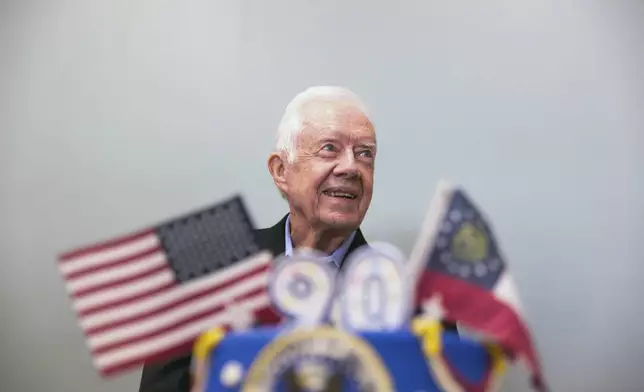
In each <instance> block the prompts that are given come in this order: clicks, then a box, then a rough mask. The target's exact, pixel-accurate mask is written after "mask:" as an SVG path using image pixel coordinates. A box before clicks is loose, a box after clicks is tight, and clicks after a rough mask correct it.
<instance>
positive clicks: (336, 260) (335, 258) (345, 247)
mask: <svg viewBox="0 0 644 392" xmlns="http://www.w3.org/2000/svg"><path fill="white" fill-rule="evenodd" d="M285 230H286V232H285V233H284V239H285V241H286V246H285V248H284V249H285V251H284V254H285V255H286V256H292V255H293V240H292V239H291V216H290V215H289V216H288V217H287V218H286V229H285ZM355 236H356V232H355V230H354V231H353V232H352V233H351V235H350V236H349V237H347V239H345V240H344V241H343V242H342V244H341V245H340V246H339V247H338V248H337V249H336V250H335V251H333V253H331V254H330V255H329V256H326V257H324V260H326V261H328V262H330V263H333V265H334V266H335V267H336V268H339V267H340V265H341V264H342V260H343V259H344V257H345V256H346V254H347V252H348V251H349V247H350V246H351V243H352V242H353V238H354V237H355Z"/></svg>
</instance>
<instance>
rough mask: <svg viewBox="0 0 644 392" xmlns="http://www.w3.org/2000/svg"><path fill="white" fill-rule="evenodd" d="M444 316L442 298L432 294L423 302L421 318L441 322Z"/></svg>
mask: <svg viewBox="0 0 644 392" xmlns="http://www.w3.org/2000/svg"><path fill="white" fill-rule="evenodd" d="M444 315H445V308H443V298H442V297H441V296H440V294H434V295H432V296H431V297H430V298H428V299H427V300H425V301H424V302H423V317H424V318H426V319H429V320H442V319H443V316H444Z"/></svg>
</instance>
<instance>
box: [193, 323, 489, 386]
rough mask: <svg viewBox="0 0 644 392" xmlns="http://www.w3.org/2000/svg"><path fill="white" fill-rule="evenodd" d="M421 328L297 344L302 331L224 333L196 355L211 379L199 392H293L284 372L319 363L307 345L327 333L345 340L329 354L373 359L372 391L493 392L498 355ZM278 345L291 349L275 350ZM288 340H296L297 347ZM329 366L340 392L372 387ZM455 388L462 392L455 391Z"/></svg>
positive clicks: (369, 366)
mask: <svg viewBox="0 0 644 392" xmlns="http://www.w3.org/2000/svg"><path fill="white" fill-rule="evenodd" d="M423 325H424V329H423V328H418V327H415V328H411V329H403V330H398V331H391V332H385V331H382V332H380V331H379V332H375V331H374V332H372V331H365V332H361V333H356V334H355V335H353V334H351V333H348V332H344V331H340V330H336V329H335V328H333V327H322V328H323V330H324V331H326V332H324V333H322V332H317V331H316V330H313V331H311V332H310V333H309V335H307V336H308V337H305V336H304V335H302V336H303V338H302V339H299V340H298V339H291V337H290V336H289V335H291V334H295V333H297V332H296V331H285V330H283V329H282V328H280V327H262V328H257V329H252V330H248V331H243V332H231V333H228V334H223V332H220V335H219V336H221V338H217V339H215V340H213V339H210V344H209V345H208V347H207V348H205V349H204V347H203V344H202V345H201V347H200V349H199V350H201V351H202V352H203V353H202V354H196V356H197V358H199V357H202V359H203V360H204V369H205V372H206V376H205V378H204V379H203V383H202V385H201V388H200V389H201V390H202V391H203V392H221V391H224V392H236V391H244V392H250V391H259V390H264V391H280V392H281V391H284V392H287V391H291V390H293V388H290V389H289V388H288V387H287V382H286V381H285V377H286V376H285V372H287V371H288V370H289V366H290V367H293V366H295V367H297V365H298V363H300V362H304V361H310V360H312V359H315V358H314V357H316V354H315V353H313V351H315V347H314V346H313V345H308V346H305V345H303V344H305V342H306V341H307V340H308V341H309V342H310V341H313V340H317V339H318V337H323V336H322V335H324V334H326V333H327V332H328V333H329V336H334V338H335V337H338V338H339V339H340V340H338V343H337V344H338V345H337V346H336V347H335V348H334V347H331V346H328V347H327V348H328V349H329V350H330V351H329V352H330V354H329V355H331V356H333V355H335V354H334V352H335V353H337V352H338V351H343V350H345V349H346V350H349V346H352V345H355V346H356V347H358V346H359V347H362V348H361V349H360V350H362V351H361V352H362V354H364V355H362V357H361V358H371V359H365V362H364V363H363V364H362V365H361V366H364V368H365V369H366V370H368V372H366V373H365V374H364V376H365V377H366V378H367V379H368V378H371V381H372V383H373V384H374V385H376V388H375V389H373V390H374V391H385V390H392V391H398V392H405V391H409V392H417V391H425V392H433V391H452V390H462V391H491V390H495V387H497V386H498V385H497V384H498V382H497V380H496V376H497V375H498V374H500V370H501V368H500V366H499V363H500V362H499V357H498V356H497V355H495V354H494V351H493V350H491V349H490V348H489V347H486V346H484V345H482V344H481V343H479V342H477V341H474V340H471V339H469V338H464V337H460V336H459V335H458V334H456V333H455V332H451V331H444V330H442V329H440V324H438V323H435V324H427V323H423ZM280 339H281V340H283V341H284V342H285V343H284V344H281V343H276V342H278V341H280ZM206 340H207V339H206ZM287 340H291V343H288V342H286V341H287ZM295 341H297V342H299V343H298V344H300V348H298V349H294V347H295V345H294V343H293V342H295ZM289 344H290V346H289ZM197 345H199V343H198V344H197ZM278 346H279V347H278ZM288 347H291V348H290V349H289V348H288ZM289 350H290V351H289ZM358 351H359V350H358ZM347 352H348V351H347ZM195 353H197V351H195ZM318 354H319V352H318ZM317 356H318V357H319V355H317ZM357 357H360V355H358V356H357ZM331 362H334V361H330V362H328V363H321V362H320V363H321V366H323V367H324V368H327V369H328V370H329V373H332V374H337V375H339V378H338V380H340V381H338V383H339V384H337V385H341V387H340V388H339V389H337V390H339V391H356V392H357V391H360V390H364V389H365V388H361V386H364V385H366V384H364V383H363V384H361V382H363V381H364V380H362V379H361V378H360V376H359V375H358V374H357V369H358V368H357V367H356V364H351V365H343V363H344V362H342V361H339V362H338V361H335V363H339V366H335V367H333V366H332V364H331ZM354 362H355V360H354ZM283 364H286V365H283ZM363 378H364V377H363ZM251 379H252V380H255V381H257V380H260V379H261V381H262V384H261V387H258V386H257V383H255V384H252V382H253V381H251ZM361 380H362V381H361ZM367 381H368V380H367ZM454 383H456V384H457V385H459V386H460V389H455V388H454V387H450V385H453V384H454ZM366 389H369V388H366ZM295 390H302V391H304V390H307V389H306V388H300V389H295ZM323 390H325V391H330V390H333V389H332V388H331V389H329V388H327V389H323Z"/></svg>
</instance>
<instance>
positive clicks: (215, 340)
mask: <svg viewBox="0 0 644 392" xmlns="http://www.w3.org/2000/svg"><path fill="white" fill-rule="evenodd" d="M399 258H400V257H399V255H397V254H395V252H392V249H385V248H382V247H379V248H378V249H377V250H374V249H373V248H369V249H365V250H364V251H362V252H356V256H354V257H353V258H352V260H350V264H349V268H347V270H346V271H344V272H343V274H342V275H341V276H336V275H334V272H333V271H332V270H330V269H328V268H327V267H326V265H325V264H322V263H320V262H318V261H316V259H315V258H313V257H307V256H302V255H299V256H298V257H295V258H290V259H289V260H288V261H286V260H282V261H281V262H280V261H279V260H278V263H277V267H276V268H275V270H274V271H273V272H272V276H271V278H270V283H269V293H270V296H271V300H272V303H273V305H274V307H275V308H276V309H277V310H279V311H280V312H281V313H282V314H283V315H284V317H285V320H286V321H285V323H284V324H282V325H278V326H265V327H257V328H253V329H247V330H239V331H231V332H228V333H227V332H226V331H225V330H224V329H221V328H214V329H212V330H210V331H207V332H206V333H204V334H202V335H201V336H200V338H199V339H198V340H197V341H196V343H195V346H194V352H193V361H194V362H193V390H192V391H193V392H219V391H230V392H236V391H241V392H259V391H266V392H269V391H270V392H272V391H285V392H286V391H311V392H322V391H327V392H330V391H337V392H340V391H373V392H380V391H382V392H385V391H399V392H404V391H410V392H416V391H425V392H433V391H447V392H452V391H454V392H457V391H478V392H484V391H496V390H497V388H498V387H499V385H500V382H499V380H500V377H499V376H500V375H501V374H502V373H503V356H502V355H501V353H500V352H499V351H497V350H496V349H495V348H494V347H493V346H485V345H483V344H482V343H480V342H477V341H475V340H472V339H469V338H465V337H461V336H459V334H458V333H457V332H456V331H449V330H444V329H442V327H441V325H442V324H441V323H440V322H439V321H438V320H437V319H431V318H425V317H418V318H412V317H410V308H411V306H409V304H410V302H411V300H410V292H409V291H408V290H407V289H406V288H408V287H409V286H410V285H408V284H405V272H404V269H403V268H402V265H401V263H400V262H398V261H397V260H398V259H399ZM385 283H386V284H385ZM339 293H341V295H340V294H339ZM332 297H334V298H335V300H331V298H332Z"/></svg>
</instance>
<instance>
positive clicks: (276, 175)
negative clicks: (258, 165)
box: [268, 153, 288, 195]
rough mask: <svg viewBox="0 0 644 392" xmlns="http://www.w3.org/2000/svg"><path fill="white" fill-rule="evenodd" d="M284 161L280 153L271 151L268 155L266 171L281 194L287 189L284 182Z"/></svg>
mask: <svg viewBox="0 0 644 392" xmlns="http://www.w3.org/2000/svg"><path fill="white" fill-rule="evenodd" d="M285 163H286V162H284V157H283V156H282V155H280V154H277V153H273V154H271V155H270V156H269V157H268V171H269V172H270V173H271V177H273V182H275V186H277V188H278V189H279V190H280V193H282V195H284V194H286V191H287V190H288V185H287V184H286V165H285Z"/></svg>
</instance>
